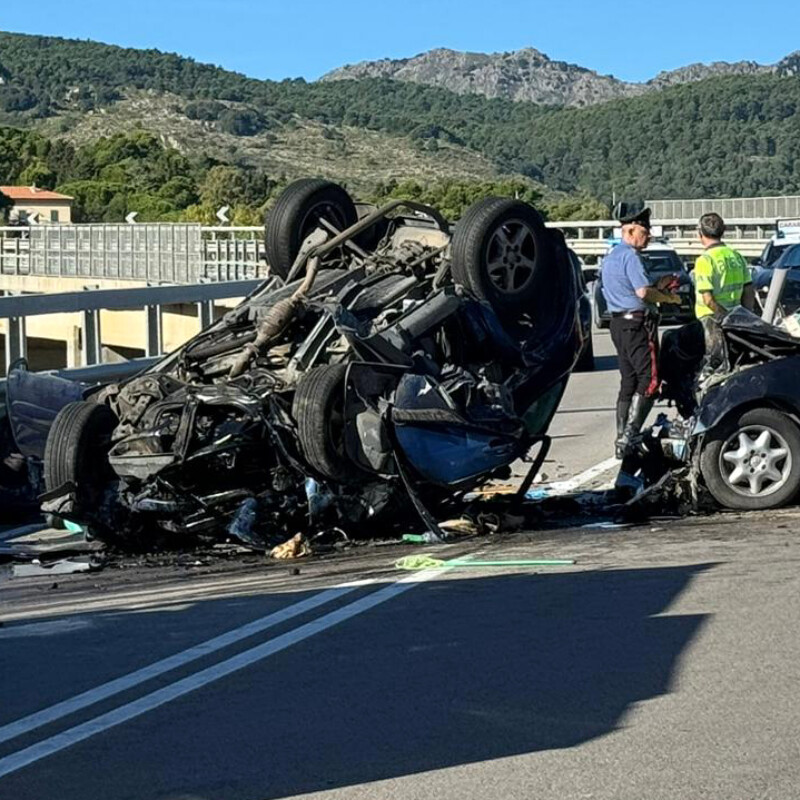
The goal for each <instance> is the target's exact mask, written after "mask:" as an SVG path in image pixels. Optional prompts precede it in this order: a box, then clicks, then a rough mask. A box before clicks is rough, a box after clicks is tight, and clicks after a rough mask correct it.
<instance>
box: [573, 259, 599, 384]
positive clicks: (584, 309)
mask: <svg viewBox="0 0 800 800" xmlns="http://www.w3.org/2000/svg"><path fill="white" fill-rule="evenodd" d="M569 260H570V262H571V263H572V266H573V269H574V270H575V279H576V281H577V286H578V317H579V319H580V323H581V331H582V332H583V337H584V342H583V349H582V350H581V354H580V356H578V363H577V364H576V365H575V372H591V371H592V370H593V369H594V343H593V341H592V294H591V291H590V289H589V285H588V284H587V282H586V276H585V274H584V265H583V262H582V261H581V260H580V258H578V256H577V255H576V254H575V252H574V251H573V250H570V251H569Z"/></svg>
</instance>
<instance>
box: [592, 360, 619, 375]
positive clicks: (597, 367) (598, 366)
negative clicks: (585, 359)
mask: <svg viewBox="0 0 800 800" xmlns="http://www.w3.org/2000/svg"><path fill="white" fill-rule="evenodd" d="M618 369H619V362H618V360H617V357H616V356H595V357H594V371H595V372H614V371H616V370H618Z"/></svg>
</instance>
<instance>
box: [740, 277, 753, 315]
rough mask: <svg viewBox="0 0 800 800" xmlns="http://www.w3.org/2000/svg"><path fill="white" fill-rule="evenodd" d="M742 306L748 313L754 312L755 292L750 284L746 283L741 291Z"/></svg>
mask: <svg viewBox="0 0 800 800" xmlns="http://www.w3.org/2000/svg"><path fill="white" fill-rule="evenodd" d="M742 305H743V306H744V307H745V308H746V309H747V310H748V311H755V310H756V290H755V289H754V288H753V284H752V282H751V283H746V284H745V285H744V289H742Z"/></svg>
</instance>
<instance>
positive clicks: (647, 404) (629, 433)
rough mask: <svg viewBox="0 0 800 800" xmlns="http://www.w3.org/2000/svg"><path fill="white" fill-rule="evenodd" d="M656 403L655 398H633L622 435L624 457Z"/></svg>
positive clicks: (641, 396) (637, 396)
mask: <svg viewBox="0 0 800 800" xmlns="http://www.w3.org/2000/svg"><path fill="white" fill-rule="evenodd" d="M654 402H655V398H654V397H645V396H644V395H643V394H635V395H634V396H633V399H632V400H631V408H630V411H629V412H628V422H627V424H626V425H625V432H624V433H623V435H622V448H623V456H624V454H625V451H626V450H627V449H628V446H629V445H630V443H631V439H633V438H634V437H635V436H637V435H638V434H639V433H640V432H641V430H642V425H644V423H645V420H646V419H647V415H648V414H649V413H650V411H651V410H652V408H653V403H654ZM618 457H619V456H618Z"/></svg>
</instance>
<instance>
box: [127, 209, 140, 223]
mask: <svg viewBox="0 0 800 800" xmlns="http://www.w3.org/2000/svg"><path fill="white" fill-rule="evenodd" d="M138 216H139V212H138V211H131V212H130V213H129V214H128V216H127V217H125V222H127V223H128V225H133V224H134V223H135V222H136V217H138Z"/></svg>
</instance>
